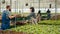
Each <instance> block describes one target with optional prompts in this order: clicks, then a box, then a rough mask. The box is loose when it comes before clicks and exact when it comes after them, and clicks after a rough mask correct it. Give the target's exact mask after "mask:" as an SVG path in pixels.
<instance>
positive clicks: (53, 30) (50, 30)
mask: <svg viewBox="0 0 60 34" xmlns="http://www.w3.org/2000/svg"><path fill="white" fill-rule="evenodd" d="M11 30H13V31H16V32H27V33H30V34H31V33H33V34H60V25H40V24H37V25H31V24H30V25H23V26H18V27H16V29H15V28H11Z"/></svg>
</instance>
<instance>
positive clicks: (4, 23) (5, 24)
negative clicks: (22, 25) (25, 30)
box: [1, 5, 16, 30]
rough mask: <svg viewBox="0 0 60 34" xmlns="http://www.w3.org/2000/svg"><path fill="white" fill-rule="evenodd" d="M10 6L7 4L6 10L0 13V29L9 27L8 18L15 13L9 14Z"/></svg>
mask: <svg viewBox="0 0 60 34" xmlns="http://www.w3.org/2000/svg"><path fill="white" fill-rule="evenodd" d="M10 12H11V8H10V6H9V5H7V6H6V10H4V11H3V13H2V24H1V29H2V30H6V29H8V28H10V19H11V18H14V17H15V16H16V15H14V16H11V15H10Z"/></svg>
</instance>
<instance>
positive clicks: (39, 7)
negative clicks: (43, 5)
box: [39, 0, 40, 10]
mask: <svg viewBox="0 0 60 34" xmlns="http://www.w3.org/2000/svg"><path fill="white" fill-rule="evenodd" d="M39 10H40V0H39Z"/></svg>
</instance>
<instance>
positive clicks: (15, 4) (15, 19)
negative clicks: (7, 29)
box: [15, 1, 16, 29]
mask: <svg viewBox="0 0 60 34" xmlns="http://www.w3.org/2000/svg"><path fill="white" fill-rule="evenodd" d="M15 13H16V1H15ZM15 29H16V17H15Z"/></svg>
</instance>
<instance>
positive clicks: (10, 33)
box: [0, 30, 27, 34]
mask: <svg viewBox="0 0 60 34" xmlns="http://www.w3.org/2000/svg"><path fill="white" fill-rule="evenodd" d="M0 34H27V33H25V32H15V31H2V30H0Z"/></svg>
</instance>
